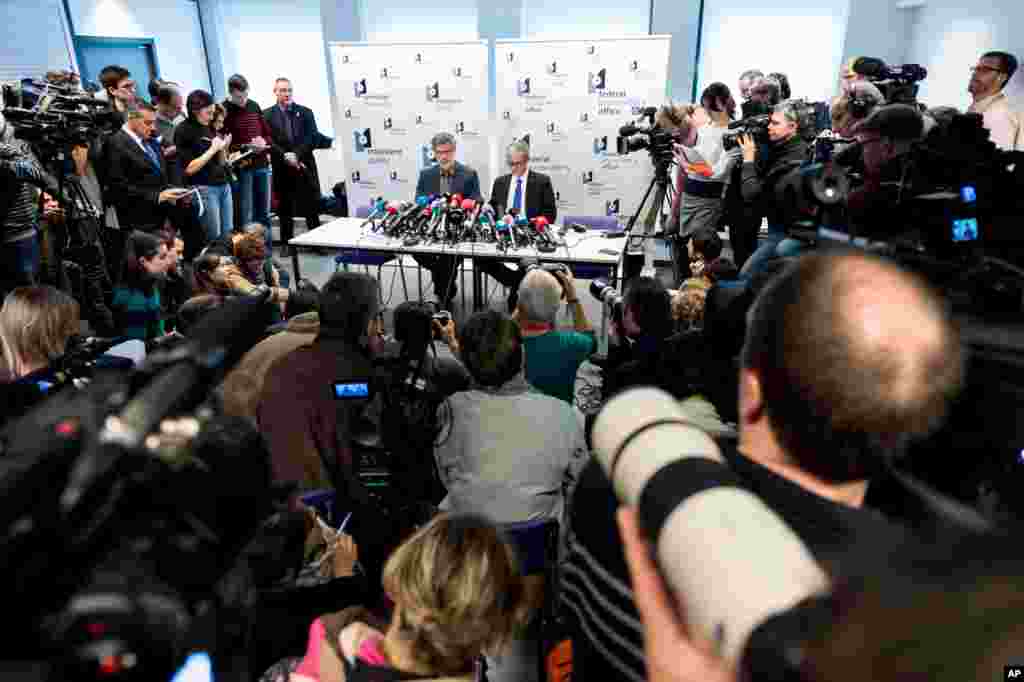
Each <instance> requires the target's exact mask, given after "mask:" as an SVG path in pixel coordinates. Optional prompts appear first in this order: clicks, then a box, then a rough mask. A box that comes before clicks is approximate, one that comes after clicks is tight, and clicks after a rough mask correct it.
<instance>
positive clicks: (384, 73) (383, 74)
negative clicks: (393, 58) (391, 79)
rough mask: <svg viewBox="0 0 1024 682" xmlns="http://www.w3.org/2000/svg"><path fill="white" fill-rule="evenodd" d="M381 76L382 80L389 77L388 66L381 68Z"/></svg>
mask: <svg viewBox="0 0 1024 682" xmlns="http://www.w3.org/2000/svg"><path fill="white" fill-rule="evenodd" d="M380 77H381V79H382V80H387V79H388V67H386V66H385V67H384V68H383V69H381V70H380Z"/></svg>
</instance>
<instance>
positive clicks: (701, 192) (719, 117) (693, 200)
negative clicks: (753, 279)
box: [673, 83, 740, 282]
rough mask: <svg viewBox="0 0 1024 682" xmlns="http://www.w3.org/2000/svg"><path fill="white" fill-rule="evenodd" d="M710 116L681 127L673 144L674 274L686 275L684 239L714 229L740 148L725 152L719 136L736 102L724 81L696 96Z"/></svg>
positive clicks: (719, 219)
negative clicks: (676, 173)
mask: <svg viewBox="0 0 1024 682" xmlns="http://www.w3.org/2000/svg"><path fill="white" fill-rule="evenodd" d="M700 103H701V106H702V107H703V108H704V111H705V112H707V114H708V116H709V117H710V120H709V121H708V123H706V124H705V125H703V126H701V127H699V128H697V127H693V126H691V127H689V128H688V129H683V138H682V144H680V145H676V146H675V156H676V163H677V164H679V168H680V180H681V181H682V182H681V184H682V187H681V188H679V189H681V191H680V192H679V193H678V194H677V195H676V204H677V205H676V206H673V215H676V214H677V215H678V225H679V233H678V235H677V238H676V241H675V242H674V243H673V249H674V253H673V255H674V256H675V261H676V269H677V271H676V277H677V279H678V280H679V281H680V282H681V281H682V280H684V279H686V273H687V270H688V268H687V264H688V259H687V258H685V257H684V255H683V254H684V253H686V243H687V242H688V241H689V239H690V237H692V236H693V234H694V233H696V232H698V231H700V230H702V229H705V228H708V229H712V230H717V229H718V224H719V222H720V221H721V219H722V197H723V195H724V194H725V189H726V181H727V180H728V178H729V175H730V173H732V168H733V166H734V165H735V164H736V162H737V161H738V160H739V158H740V149H739V148H736V149H733V150H732V151H730V152H726V151H725V148H724V147H723V145H722V136H723V135H724V134H725V132H726V131H727V130H728V129H729V123H730V122H731V121H732V118H733V116H734V114H735V112H736V102H735V100H733V98H732V94H731V93H730V92H729V88H728V87H727V86H726V85H725V84H724V83H712V84H711V85H709V86H708V87H707V88H705V90H704V92H703V94H702V95H701V98H700Z"/></svg>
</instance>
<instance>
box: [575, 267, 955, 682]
mask: <svg viewBox="0 0 1024 682" xmlns="http://www.w3.org/2000/svg"><path fill="white" fill-rule="evenodd" d="M878 291H885V292H886V295H885V297H881V298H880V297H878V296H877V292H878ZM748 318H749V321H750V324H749V327H748V329H747V332H746V337H745V345H744V349H743V353H742V364H741V370H740V390H739V396H738V407H739V415H740V433H739V440H738V443H736V444H735V445H729V446H725V447H715V448H714V449H715V452H716V453H720V455H721V456H722V457H724V459H725V461H726V463H727V464H728V466H729V468H730V469H731V471H732V473H733V474H735V476H736V477H737V478H738V479H739V481H740V482H741V484H742V487H743V488H744V489H745V490H748V491H750V492H751V493H753V494H754V495H756V496H757V497H758V498H760V500H761V501H762V502H763V503H764V504H765V505H766V506H767V507H768V508H769V509H771V510H772V511H774V512H775V513H776V514H778V515H779V516H780V517H781V518H782V520H783V521H784V522H786V523H787V524H788V525H789V526H790V527H791V528H792V530H793V531H794V532H795V533H796V535H797V536H798V537H799V538H800V540H801V541H802V542H803V543H804V544H805V545H806V547H807V549H808V550H809V551H810V554H811V555H812V556H813V557H814V558H815V559H816V560H817V561H818V562H819V563H821V564H822V565H824V566H833V567H838V568H842V567H843V566H844V565H845V564H843V563H842V562H843V561H845V560H847V559H848V558H850V556H851V553H853V552H857V551H861V550H863V548H864V547H878V546H886V543H887V542H889V541H891V540H893V539H894V538H895V539H899V538H903V536H904V535H905V532H904V530H903V528H902V526H900V525H898V524H897V523H894V520H890V519H887V518H884V517H882V516H881V515H880V514H879V513H878V512H877V511H875V510H874V509H871V508H869V507H866V506H865V498H866V496H867V494H868V489H869V484H870V483H871V482H872V480H873V479H875V480H877V479H883V478H885V475H884V474H882V473H881V472H882V471H884V468H885V463H886V462H890V461H892V459H893V458H895V457H898V456H899V455H901V454H902V453H903V451H904V449H905V448H906V446H907V444H908V443H909V442H910V441H911V439H912V438H914V437H920V436H923V435H925V434H927V433H928V432H930V431H931V430H932V429H933V428H934V427H935V426H936V425H937V424H938V423H939V422H940V421H941V420H942V419H943V417H944V415H945V413H946V410H947V409H948V405H949V402H950V400H951V399H952V397H953V396H954V395H955V393H956V392H957V390H958V388H959V386H960V380H961V373H962V367H963V365H962V363H963V358H962V353H961V350H960V340H959V336H958V334H957V330H956V328H955V326H954V325H953V324H952V322H951V321H950V319H949V318H948V316H947V314H946V312H945V309H944V307H943V304H942V301H941V300H940V299H939V298H938V297H937V295H936V294H935V293H934V292H932V291H931V290H930V289H929V288H927V286H926V285H925V284H923V283H922V282H921V281H920V280H918V279H917V278H916V277H915V276H913V275H910V274H908V273H907V272H905V271H903V270H901V269H899V268H897V267H896V266H894V265H892V264H891V263H888V262H886V261H882V260H880V259H876V258H871V257H867V256H863V255H854V254H848V255H841V256H827V255H821V254H811V255H807V256H804V257H802V258H801V259H799V260H798V261H797V262H796V263H795V264H793V265H792V266H790V267H788V268H787V269H786V270H784V271H783V273H782V274H780V275H779V276H777V277H776V278H775V279H773V280H772V281H771V282H770V283H769V284H768V285H767V287H766V288H765V289H764V290H762V291H761V293H760V295H759V296H758V299H757V301H756V302H755V303H754V307H753V308H752V309H751V311H750V313H749V315H748ZM615 407H616V406H615V405H612V406H610V408H607V409H613V408H615ZM611 414H614V413H611ZM602 416H603V415H602ZM599 422H600V419H599ZM599 427H600V423H599ZM687 431H688V432H691V433H692V434H693V439H692V440H691V441H690V442H691V445H690V447H695V446H696V447H701V446H700V445H698V443H705V444H708V445H711V444H710V443H709V442H708V440H707V438H706V436H704V435H703V434H701V433H700V432H699V431H698V430H697V429H695V428H694V429H687ZM685 440H686V438H685V434H684V435H683V436H682V440H679V439H678V438H677V439H676V441H675V442H674V443H673V447H674V448H677V451H678V449H681V448H686V447H687V446H686V445H685V444H681V443H682V442H683V441H685ZM645 454H646V453H645ZM650 454H651V455H652V456H654V452H651V453H650ZM686 485H694V486H697V488H695V489H699V487H700V485H701V484H700V481H698V480H692V481H687V482H686ZM869 499H870V498H869ZM617 508H618V501H617V499H616V497H615V492H614V489H613V488H612V484H611V482H610V481H609V480H608V478H607V476H606V475H605V473H604V471H603V470H602V468H601V466H600V464H599V463H598V461H597V460H596V459H595V460H594V461H592V462H591V463H590V464H589V465H588V466H587V468H586V469H585V470H584V472H583V475H582V477H581V479H580V483H579V486H578V487H577V489H576V493H575V497H574V499H573V506H572V512H571V530H572V537H573V539H574V542H573V547H572V552H571V554H570V557H569V561H568V567H567V568H566V569H565V570H564V571H563V589H562V594H563V595H564V600H565V603H566V605H567V606H568V607H569V608H568V610H569V611H570V612H571V614H572V615H573V616H574V617H575V619H576V621H577V623H578V631H581V632H583V633H587V634H586V636H585V637H583V638H581V640H582V642H583V643H584V644H585V645H586V647H588V648H583V647H581V649H580V655H579V658H577V653H576V650H575V648H574V657H573V658H574V660H573V664H574V674H575V673H577V672H579V673H581V674H582V677H583V678H584V679H589V676H588V675H587V670H601V671H602V675H601V679H630V680H636V679H642V678H643V677H644V666H645V664H646V666H647V669H648V671H650V673H651V674H652V677H651V679H670V677H668V676H665V677H662V676H659V675H657V674H656V673H658V672H664V671H661V670H659V666H660V665H661V664H662V663H664V661H660V660H652V659H651V658H649V657H648V658H647V659H646V660H645V657H644V653H643V647H642V644H641V636H640V635H641V633H640V632H639V630H638V629H637V628H636V626H635V623H636V616H635V611H634V609H635V606H634V595H635V603H636V604H639V605H643V604H645V603H646V601H645V600H646V599H647V597H649V594H648V593H646V592H645V591H644V588H645V586H642V585H640V584H634V585H633V588H634V589H633V591H632V592H631V591H630V589H629V580H628V577H627V576H628V572H627V567H626V564H625V562H624V561H623V557H622V552H621V550H620V547H621V545H620V542H618V538H614V535H613V536H612V537H613V538H614V539H611V541H610V537H609V534H610V533H612V534H614V533H615V532H616V531H617V530H618V528H617V526H616V523H615V515H616V511H617ZM623 539H625V540H631V539H632V537H631V536H630V535H629V534H623ZM862 543H866V544H862ZM629 547H630V545H629V544H628V543H627V549H629ZM764 559H765V560H771V558H770V557H764ZM694 561H698V562H699V561H700V557H694ZM607 595H615V599H614V601H613V602H609V601H608V598H607ZM697 598H698V596H697V595H694V599H697ZM664 606H667V604H665V605H664ZM670 633H671V630H666V631H664V632H663V633H661V634H664V635H666V636H668V635H669V634H670ZM650 643H651V642H650V641H649V642H648V644H650ZM574 644H575V642H574ZM689 653H690V652H689V651H688V650H687V649H684V648H680V649H679V650H678V652H677V656H678V658H677V659H675V661H674V664H675V667H674V668H673V669H674V670H676V671H677V672H678V673H679V677H678V678H677V679H682V680H690V679H692V680H698V679H701V680H704V679H723V678H720V677H718V676H714V677H702V676H700V675H699V673H697V672H696V668H692V667H691V665H692V664H696V663H699V662H700V661H701V660H704V659H703V658H699V659H698V658H694V657H693V656H688V654H689ZM577 660H579V662H580V663H579V665H580V667H578V668H577V667H576V666H577V665H578V664H577ZM708 660H709V661H710V663H711V664H714V665H713V666H712V667H717V665H718V664H720V663H721V661H720V660H719V659H717V658H716V657H707V660H706V661H705V662H707V661H708ZM608 670H613V671H616V673H618V674H617V675H616V677H609V676H607V675H606V674H605V671H608ZM725 679H728V678H725Z"/></svg>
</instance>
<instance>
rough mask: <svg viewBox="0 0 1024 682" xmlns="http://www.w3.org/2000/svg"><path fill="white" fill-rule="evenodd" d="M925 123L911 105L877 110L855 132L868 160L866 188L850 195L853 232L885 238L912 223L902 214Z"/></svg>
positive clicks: (866, 161) (849, 205) (865, 178)
mask: <svg viewBox="0 0 1024 682" xmlns="http://www.w3.org/2000/svg"><path fill="white" fill-rule="evenodd" d="M923 131H924V120H923V119H922V117H921V114H920V113H919V112H918V111H917V110H916V109H915V108H914V107H912V106H909V105H907V104H890V105H888V106H884V107H881V108H879V109H877V110H876V111H875V112H874V113H873V114H871V116H869V117H868V118H866V119H865V120H864V121H862V122H861V123H860V124H859V125H858V126H857V127H856V128H855V130H854V135H855V137H856V139H857V142H858V143H859V144H860V146H861V149H862V152H863V159H864V185H863V186H861V187H859V188H858V189H856V190H854V191H853V192H851V193H850V198H849V201H848V202H847V209H848V213H849V220H850V229H851V232H852V233H854V234H857V235H867V236H883V235H886V234H889V233H891V232H892V231H893V229H892V228H897V229H900V228H902V227H903V226H904V225H906V224H908V223H907V221H905V220H903V214H902V213H901V212H902V211H903V210H904V209H903V208H902V207H905V206H906V204H904V203H902V201H901V199H902V198H903V197H904V196H914V194H915V192H914V191H908V186H909V185H912V184H913V183H914V182H915V181H916V174H915V173H914V172H913V170H914V169H913V164H912V158H911V151H912V150H913V148H914V145H915V144H916V143H917V142H918V140H920V139H921V135H922V134H923Z"/></svg>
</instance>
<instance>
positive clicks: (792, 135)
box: [739, 101, 808, 278]
mask: <svg viewBox="0 0 1024 682" xmlns="http://www.w3.org/2000/svg"><path fill="white" fill-rule="evenodd" d="M802 118H803V111H802V109H801V106H800V104H799V103H797V102H794V101H787V102H783V103H781V104H779V105H777V106H776V107H775V109H774V111H773V112H772V114H771V119H770V120H769V122H768V143H767V144H759V143H758V142H757V141H755V140H754V138H753V137H752V136H750V135H741V136H740V139H739V143H740V147H741V148H742V149H743V170H742V184H741V185H740V192H741V193H742V196H743V201H744V202H746V203H747V204H754V205H756V206H757V207H758V208H759V210H760V213H759V214H760V215H765V216H767V218H768V237H767V239H766V240H765V241H763V242H762V243H761V244H760V246H758V247H757V250H756V251H754V254H753V255H752V256H751V257H750V259H749V260H747V262H746V263H745V264H744V265H743V269H742V270H741V271H740V275H741V276H742V277H746V278H749V277H751V276H752V275H754V274H755V273H756V272H757V271H758V270H760V269H761V268H763V267H764V264H765V262H767V261H768V260H770V259H772V258H775V257H777V256H792V255H796V253H797V251H798V250H799V248H790V247H789V246H788V244H794V245H799V242H786V243H783V241H784V240H785V239H786V225H785V207H784V206H779V205H778V204H777V200H776V197H775V186H776V184H777V183H778V181H779V180H780V179H781V178H782V177H783V176H784V175H785V174H786V173H788V172H789V171H791V170H793V169H794V168H796V167H797V166H799V165H800V164H801V163H803V162H804V161H805V160H806V159H807V150H808V147H807V143H806V142H805V141H804V140H803V138H802V137H801V135H800V129H801V126H802V123H803V121H802ZM780 247H782V248H781V249H780Z"/></svg>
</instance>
